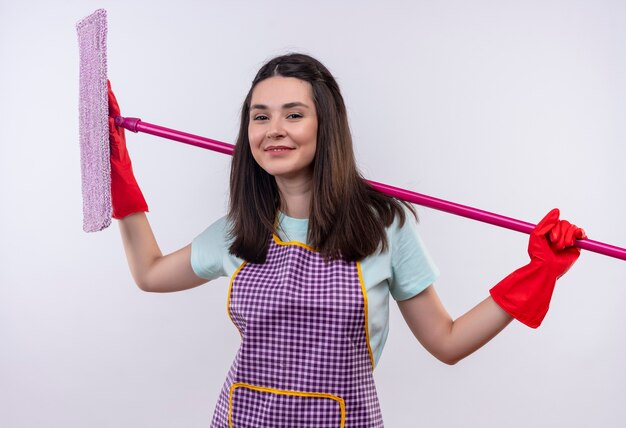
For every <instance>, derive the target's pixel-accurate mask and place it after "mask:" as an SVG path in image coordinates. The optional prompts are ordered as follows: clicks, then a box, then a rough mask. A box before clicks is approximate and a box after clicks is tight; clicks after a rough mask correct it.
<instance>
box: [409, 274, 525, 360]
mask: <svg viewBox="0 0 626 428" xmlns="http://www.w3.org/2000/svg"><path fill="white" fill-rule="evenodd" d="M398 306H399V308H400V311H401V312H402V316H403V317H404V319H405V321H406V323H407V324H408V326H409V328H410V329H411V331H412V332H413V335H414V336H415V338H416V339H417V340H418V341H419V342H420V343H421V344H422V346H424V348H426V350H427V351H428V352H430V353H431V354H432V355H434V356H435V357H436V358H437V359H439V360H440V361H442V362H444V363H446V364H456V363H457V362H459V361H460V360H462V359H463V358H465V357H467V356H468V355H470V354H471V353H473V352H474V351H476V350H477V349H479V348H481V347H482V346H483V345H485V344H486V343H487V342H489V341H490V340H491V339H492V338H493V337H495V336H496V335H497V334H498V333H500V332H501V331H502V330H503V329H504V327H506V326H507V325H509V323H510V322H511V321H512V320H513V317H511V316H510V315H509V314H508V313H506V312H505V311H504V310H503V309H502V308H500V306H498V305H497V304H496V303H495V302H494V301H493V299H492V298H491V297H488V298H486V299H485V300H483V301H482V302H481V303H479V304H478V305H477V306H475V307H474V308H473V309H471V310H470V311H469V312H467V313H466V314H464V315H463V316H461V317H460V318H458V319H457V320H452V318H451V317H450V315H449V314H448V312H447V311H446V309H445V308H444V307H443V304H442V303H441V300H440V299H439V296H438V295H437V292H436V291H435V288H434V286H432V285H431V286H430V287H428V288H427V289H426V290H424V291H422V292H421V293H420V294H418V295H417V296H415V297H413V298H411V299H408V300H404V301H401V302H398Z"/></svg>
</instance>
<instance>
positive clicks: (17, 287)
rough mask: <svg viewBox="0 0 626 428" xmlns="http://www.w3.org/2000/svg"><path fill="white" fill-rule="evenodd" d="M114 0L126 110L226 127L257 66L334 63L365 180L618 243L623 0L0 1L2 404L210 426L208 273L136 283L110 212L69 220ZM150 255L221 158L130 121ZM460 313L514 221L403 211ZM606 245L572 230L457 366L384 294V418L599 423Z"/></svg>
mask: <svg viewBox="0 0 626 428" xmlns="http://www.w3.org/2000/svg"><path fill="white" fill-rule="evenodd" d="M99 7H104V8H106V9H107V11H108V14H109V38H108V44H109V49H108V60H109V78H110V79H111V80H112V82H113V87H114V89H115V91H116V94H117V96H118V99H119V101H120V104H121V106H122V113H124V114H126V115H128V116H137V117H141V118H143V119H144V120H145V121H148V122H152V123H157V124H161V125H163V126H168V127H172V128H175V129H180V130H184V131H187V132H191V133H196V134H200V135H204V136H208V137H212V138H215V139H219V140H223V141H228V142H233V141H234V139H235V136H236V132H237V127H238V120H239V118H238V114H239V109H240V105H241V102H242V101H243V98H244V96H245V94H246V92H247V90H248V88H249V84H250V82H251V80H252V78H253V77H254V74H255V73H256V71H257V69H258V68H259V67H260V66H261V65H262V63H263V62H264V61H266V60H267V59H269V58H271V57H273V56H275V55H278V54H283V53H286V52H290V51H300V52H305V53H309V54H312V55H313V56H315V57H317V58H319V59H320V60H321V61H322V62H323V63H325V64H326V65H327V66H328V68H329V69H330V70H331V71H332V72H333V74H334V75H335V76H336V77H337V79H338V81H339V84H340V86H341V88H342V90H343V94H344V97H345V99H346V102H347V105H348V109H349V115H350V123H351V128H352V131H353V134H354V139H355V144H356V152H357V157H358V160H359V163H360V166H361V168H362V171H363V173H364V175H365V176H366V177H368V178H371V179H374V180H377V181H382V182H385V183H389V184H392V185H396V186H400V187H405V188H409V189H412V190H415V191H418V192H422V193H426V194H429V195H433V196H436V197H440V198H444V199H448V200H452V201H456V202H459V203H463V204H466V205H471V206H475V207H479V208H482V209H485V210H488V211H494V212H498V213H500V214H504V215H507V216H510V217H514V218H519V219H522V220H525V221H530V222H533V223H536V222H537V221H539V219H540V218H541V217H542V216H543V215H544V214H545V213H546V212H547V211H548V210H549V209H551V208H552V207H559V208H561V211H562V213H563V216H564V217H566V218H568V219H570V220H571V221H573V222H575V223H576V224H579V225H581V226H583V227H584V228H585V229H586V230H587V233H588V235H589V236H590V237H591V238H592V239H596V240H599V241H603V242H608V243H612V244H614V245H618V246H622V247H624V246H626V226H624V219H625V218H626V203H625V202H624V183H625V182H626V173H625V172H624V171H625V168H624V161H625V159H626V149H625V148H624V145H625V139H626V138H625V137H626V125H625V120H624V118H625V117H626V101H625V100H626V83H625V82H626V78H625V76H626V48H625V46H626V25H624V23H625V22H626V3H624V2H622V1H617V0H616V1H591V0H589V1H565V0H563V1H524V2H522V1H519V2H514V1H471V2H469V1H438V2H435V1H432V2H426V1H411V2H409V1H389V2H382V1H363V0H361V1H356V0H355V1H344V2H338V1H319V0H318V1H309V2H287V1H275V0H267V1H264V2H244V1H228V2H226V1H224V2H217V1H203V2H200V1H198V2H192V1H178V2H172V1H148V0H144V1H133V2H131V1H105V0H103V1H99V2H95V1H77V0H66V1H63V2H44V1H25V2H16V1H10V0H0V64H1V66H0V103H1V104H0V119H1V125H0V204H1V209H0V426H2V427H205V426H208V424H209V422H210V418H211V415H212V412H213V407H214V404H215V401H216V399H217V395H218V392H219V390H220V387H221V385H222V382H223V380H224V377H225V374H226V371H227V369H228V367H229V365H230V363H231V360H232V357H233V356H234V353H235V351H236V349H237V346H238V342H239V335H238V334H237V331H236V329H235V327H234V326H233V325H232V324H231V323H230V321H229V320H228V317H227V315H226V310H225V299H226V287H227V280H226V279H223V280H218V281H215V282H214V283H210V284H207V285H205V286H202V287H199V288H197V289H194V290H190V291H186V292H181V293H174V294H164V295H157V294H148V293H144V292H141V291H140V290H139V289H138V288H137V287H136V286H135V285H134V283H133V281H132V279H131V277H130V274H129V272H128V268H127V265H126V260H125V256H124V253H123V250H122V245H121V242H120V237H119V233H118V231H117V225H116V224H113V225H112V227H110V228H109V229H107V230H105V231H103V232H99V233H95V234H86V233H84V232H83V231H82V202H81V184H80V158H79V146H78V107H77V106H78V47H77V40H76V32H75V28H74V25H75V23H76V22H77V21H78V20H79V19H81V18H83V17H84V16H86V15H88V14H90V13H91V12H93V11H94V10H95V9H96V8H99ZM128 140H129V148H130V153H131V156H132V158H133V161H134V165H135V172H136V175H137V178H138V181H139V183H140V184H141V186H142V188H143V191H144V193H145V195H146V198H147V200H148V203H149V205H150V211H151V212H150V214H149V218H150V221H151V223H152V226H153V228H154V231H155V234H156V236H157V238H158V240H159V243H160V245H161V248H162V250H163V251H164V252H166V253H167V252H171V251H174V250H176V249H178V248H180V247H182V246H184V245H186V244H187V243H189V242H190V241H191V240H192V239H193V237H194V236H195V235H197V234H198V233H200V232H201V231H202V230H203V229H204V228H205V227H206V226H207V225H209V224H210V223H211V222H212V221H214V220H215V219H217V218H219V217H220V216H222V215H223V214H224V213H225V208H226V204H227V194H228V193H227V188H228V180H227V177H228V171H229V160H230V159H229V158H228V156H225V155H221V154H217V153H213V152H208V151H204V150H202V149H198V148H195V147H191V146H185V145H182V144H178V143H174V142H170V141H166V140H160V139H158V138H156V137H151V136H146V135H135V134H130V133H129V135H128ZM419 215H420V218H421V226H420V230H421V233H422V235H423V237H424V239H425V241H426V243H427V245H428V247H429V249H430V251H431V253H432V255H433V257H434V259H435V260H436V262H437V264H438V266H439V268H440V269H441V271H442V275H441V278H440V280H439V282H438V284H437V290H438V292H439V294H440V295H441V297H442V300H443V301H444V303H445V305H446V307H447V308H448V310H449V312H450V313H451V314H452V315H453V316H454V317H458V316H460V315H461V314H463V313H464V312H465V311H466V310H468V309H469V308H471V307H472V306H473V305H475V304H477V303H478V302H479V301H480V300H482V299H483V298H484V297H485V296H486V295H487V293H488V289H489V288H490V287H491V286H492V285H493V284H495V283H496V282H497V281H499V280H500V279H501V278H502V277H504V276H505V275H507V274H508V273H509V272H510V271H512V270H514V269H515V268H517V267H519V266H521V265H523V264H525V263H526V261H527V256H526V254H525V251H526V242H527V237H526V236H525V235H522V234H519V233H516V232H511V231H508V230H504V229H499V228H495V227H493V226H487V225H483V224H480V223H477V222H473V221H470V220H466V219H462V218H459V217H454V216H451V215H449V214H443V213H439V212H435V211H432V210H429V209H425V208H420V209H419ZM625 300H626V264H625V262H623V261H619V260H617V259H612V258H609V257H604V256H600V255H597V254H594V253H588V252H584V253H583V255H582V257H581V259H580V260H579V262H578V263H577V264H576V265H575V266H574V267H573V268H572V270H571V271H570V272H569V273H568V274H567V275H566V276H565V277H564V278H563V279H562V280H561V281H560V282H559V284H558V287H557V290H556V293H555V296H554V299H553V302H552V308H551V311H550V312H549V314H548V316H547V318H546V320H545V321H544V324H543V325H542V326H541V327H540V328H539V329H538V330H531V329H529V328H527V327H525V326H523V325H521V324H519V323H517V322H515V323H513V324H512V325H511V326H510V327H509V328H508V329H506V330H505V331H504V332H503V333H502V334H501V335H500V336H498V337H497V338H496V339H495V340H494V341H493V342H491V343H490V344H488V345H487V346H486V347H485V348H484V349H481V350H480V351H478V352H477V353H476V354H474V355H472V356H470V357H469V358H467V359H466V360H464V361H462V362H460V363H459V364H457V365H456V366H452V367H450V366H446V365H444V364H442V363H440V362H438V361H437V360H436V359H434V358H433V357H431V356H430V355H428V354H427V353H426V352H425V351H424V350H423V348H421V346H420V345H419V344H418V343H417V342H416V341H415V340H414V339H413V338H412V336H411V334H410V332H409V331H408V328H407V327H406V326H405V325H404V322H403V321H402V319H401V317H400V316H399V312H398V310H397V307H396V305H395V304H392V319H391V334H390V338H389V341H388V344H387V347H386V349H385V352H384V354H383V356H382V359H381V361H380V364H379V366H378V368H377V369H376V371H375V376H376V379H377V384H378V390H379V395H380V400H381V405H382V410H383V415H384V418H385V421H386V426H388V427H392V428H394V427H418V426H427V427H503V426H506V427H528V426H532V427H555V426H562V427H565V426H567V427H618V426H624V424H625V421H626V407H624V402H625V401H626V370H625V368H624V361H626V355H625V350H626V335H624V332H623V326H624V325H625V324H626V313H625V311H624V310H623V302H624V301H625Z"/></svg>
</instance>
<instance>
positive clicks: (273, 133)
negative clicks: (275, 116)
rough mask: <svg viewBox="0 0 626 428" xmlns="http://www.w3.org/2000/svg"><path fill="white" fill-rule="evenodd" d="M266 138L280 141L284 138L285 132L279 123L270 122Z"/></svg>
mask: <svg viewBox="0 0 626 428" xmlns="http://www.w3.org/2000/svg"><path fill="white" fill-rule="evenodd" d="M266 136H267V138H268V139H270V140H276V139H280V138H283V137H284V136H285V130H284V129H283V127H282V125H281V123H280V121H278V120H274V121H272V122H270V126H269V129H268V131H267V134H266Z"/></svg>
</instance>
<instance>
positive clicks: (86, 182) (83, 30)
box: [76, 9, 112, 232]
mask: <svg viewBox="0 0 626 428" xmlns="http://www.w3.org/2000/svg"><path fill="white" fill-rule="evenodd" d="M76 31H77V33H78V50H79V55H80V71H79V94H80V98H79V128H78V129H79V134H80V164H81V179H82V192H83V230H84V231H85V232H97V231H99V230H102V229H104V228H106V227H108V226H109V225H110V224H111V210H112V209H111V163H110V149H109V121H108V117H109V104H108V97H107V60H106V47H107V45H106V36H107V21H106V11H105V10H104V9H98V10H96V11H95V12H94V13H92V14H91V15H89V16H88V17H86V18H84V19H82V20H81V21H79V22H78V23H77V24H76Z"/></svg>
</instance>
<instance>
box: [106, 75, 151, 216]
mask: <svg viewBox="0 0 626 428" xmlns="http://www.w3.org/2000/svg"><path fill="white" fill-rule="evenodd" d="M107 85H108V88H109V144H110V145H111V203H112V205H113V214H112V217H113V218H117V219H120V218H124V217H126V216H127V215H129V214H132V213H136V212H140V211H148V204H146V200H145V199H144V197H143V194H142V193H141V189H140V188H139V185H138V184H137V180H136V179H135V175H134V174H133V165H132V163H131V161H130V156H129V155H128V150H127V149H126V136H125V134H124V128H122V127H121V126H120V127H118V126H115V117H116V116H121V113H120V106H119V105H118V104H117V100H116V99H115V95H114V94H113V91H112V90H111V82H109V81H108V80H107Z"/></svg>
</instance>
